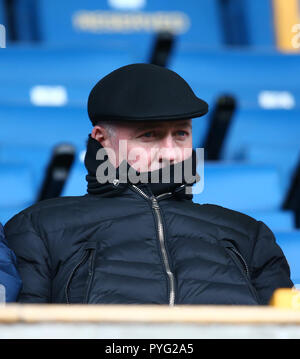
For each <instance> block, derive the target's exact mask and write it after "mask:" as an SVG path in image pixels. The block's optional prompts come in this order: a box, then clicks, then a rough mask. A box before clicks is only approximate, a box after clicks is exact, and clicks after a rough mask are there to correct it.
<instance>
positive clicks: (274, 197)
mask: <svg viewBox="0 0 300 359" xmlns="http://www.w3.org/2000/svg"><path fill="white" fill-rule="evenodd" d="M198 173H199V175H200V177H201V176H202V179H201V178H200V181H199V182H198V183H197V184H196V185H194V188H193V193H195V194H194V198H193V201H194V202H196V203H200V204H204V203H212V204H217V205H220V206H223V207H227V208H230V209H233V210H237V211H250V210H256V211H272V210H278V209H279V208H280V204H281V201H282V196H283V194H282V192H281V189H280V184H279V176H278V172H277V170H276V169H275V168H274V167H271V166H259V165H257V166H255V165H247V164H231V163H222V164H220V163H210V162H208V161H207V162H206V163H205V164H204V174H203V173H201V170H199V172H198ZM201 190H202V192H201ZM199 192H201V193H199Z"/></svg>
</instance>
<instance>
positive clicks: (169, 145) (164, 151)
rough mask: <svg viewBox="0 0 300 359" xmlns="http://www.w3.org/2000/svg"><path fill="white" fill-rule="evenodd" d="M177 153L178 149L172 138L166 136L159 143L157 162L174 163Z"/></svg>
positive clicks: (176, 160)
mask: <svg viewBox="0 0 300 359" xmlns="http://www.w3.org/2000/svg"><path fill="white" fill-rule="evenodd" d="M179 152H180V151H179V148H178V146H177V145H176V143H175V142H174V140H173V138H172V136H167V137H165V138H164V139H163V140H162V141H161V143H160V150H159V157H158V159H159V162H169V163H171V164H172V163H176V162H178V158H179V155H180V153H179Z"/></svg>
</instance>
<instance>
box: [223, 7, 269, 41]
mask: <svg viewBox="0 0 300 359" xmlns="http://www.w3.org/2000/svg"><path fill="white" fill-rule="evenodd" d="M221 3H222V2H221ZM223 4H224V5H223V6H224V12H225V16H226V20H227V22H226V23H225V26H226V27H227V32H228V35H227V37H228V44H230V45H240V46H241V45H242V46H247V45H248V46H251V47H257V48H259V47H264V48H268V47H269V48H274V47H275V31H274V19H273V9H272V1H261V0H228V1H226V2H223Z"/></svg>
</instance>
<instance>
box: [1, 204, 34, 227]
mask: <svg viewBox="0 0 300 359" xmlns="http://www.w3.org/2000/svg"><path fill="white" fill-rule="evenodd" d="M27 207H28V205H23V206H15V207H14V206H6V207H2V206H0V222H1V223H2V225H5V223H6V222H7V221H8V220H9V219H11V218H12V217H13V216H14V215H16V214H18V213H19V212H21V211H22V210H23V209H25V208H27Z"/></svg>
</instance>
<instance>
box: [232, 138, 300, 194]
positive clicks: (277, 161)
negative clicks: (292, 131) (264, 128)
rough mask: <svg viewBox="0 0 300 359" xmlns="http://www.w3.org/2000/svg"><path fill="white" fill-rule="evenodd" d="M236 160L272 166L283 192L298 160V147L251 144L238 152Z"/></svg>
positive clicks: (288, 183)
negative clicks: (277, 174) (277, 175)
mask: <svg viewBox="0 0 300 359" xmlns="http://www.w3.org/2000/svg"><path fill="white" fill-rule="evenodd" d="M238 159H240V160H243V161H246V162H247V163H252V164H260V165H273V166H276V168H277V169H278V171H279V175H280V182H281V187H282V189H283V191H284V192H285V193H286V191H287V190H288V188H289V186H290V183H291V178H292V177H293V174H294V170H295V169H296V166H297V164H298V161H299V160H300V147H299V146H290V145H286V146H279V145H276V146H274V145H272V144H269V145H266V144H258V145H257V144H252V145H249V146H246V147H245V148H244V150H243V151H241V152H240V154H239V157H238Z"/></svg>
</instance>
